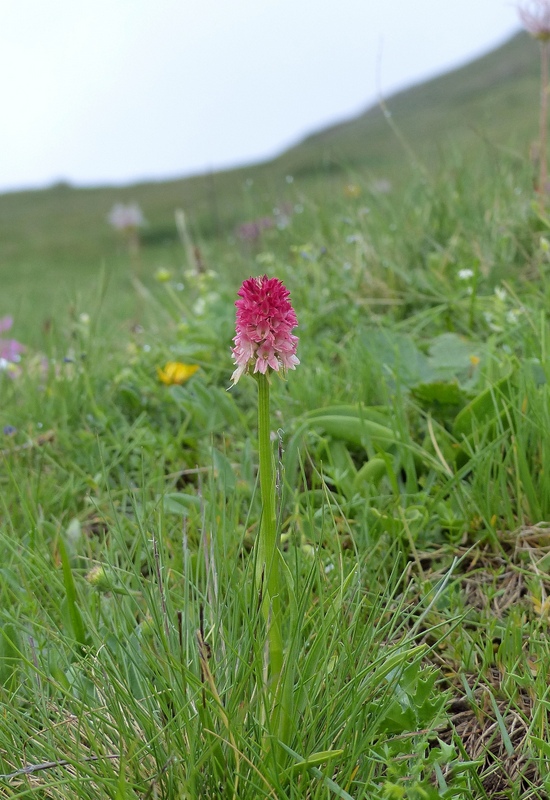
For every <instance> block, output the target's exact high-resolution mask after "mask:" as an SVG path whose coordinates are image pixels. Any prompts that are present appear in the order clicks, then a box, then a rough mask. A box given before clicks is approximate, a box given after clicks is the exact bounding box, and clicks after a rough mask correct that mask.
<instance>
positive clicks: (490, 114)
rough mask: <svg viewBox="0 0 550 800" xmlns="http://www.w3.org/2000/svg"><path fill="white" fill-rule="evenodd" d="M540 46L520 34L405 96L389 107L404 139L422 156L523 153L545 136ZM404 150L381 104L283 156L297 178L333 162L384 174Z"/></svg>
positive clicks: (390, 101)
mask: <svg viewBox="0 0 550 800" xmlns="http://www.w3.org/2000/svg"><path fill="white" fill-rule="evenodd" d="M537 50H538V48H537V45H536V43H535V42H534V41H533V40H532V39H531V38H530V37H529V36H528V35H527V34H525V33H519V34H518V35H516V36H514V37H513V38H512V39H510V40H509V41H507V42H506V43H505V44H504V45H502V46H501V47H499V48H498V49H497V50H494V51H492V52H491V53H489V54H487V55H485V56H483V57H482V58H479V59H477V60H476V61H473V62H471V63H469V64H467V65H466V66H464V67H461V68H459V69H456V70H454V71H453V72H449V73H447V74H445V75H442V76H439V77H437V78H434V79H433V80H430V81H427V82H426V83H422V84H419V85H417V86H414V87H412V88H410V89H407V90H406V91H402V92H399V93H398V94H396V95H394V96H392V97H391V98H389V99H388V100H387V101H386V107H387V110H388V111H389V112H390V113H391V118H392V120H393V122H394V123H395V125H396V126H397V127H398V128H399V130H400V132H401V133H402V134H403V136H404V137H405V138H406V140H407V141H408V143H409V144H410V145H411V147H412V148H413V149H414V150H416V151H417V152H418V154H419V155H420V156H424V157H428V156H433V154H434V152H436V151H441V149H442V148H444V147H445V146H447V145H449V144H451V145H452V146H454V147H459V148H461V149H463V148H468V149H472V148H475V147H476V146H479V145H480V144H481V142H482V140H483V139H484V138H486V139H490V140H491V141H492V142H493V143H494V144H495V145H499V146H507V147H518V152H519V153H520V154H521V155H522V156H524V155H525V153H524V149H525V144H526V142H529V141H530V140H531V139H532V138H533V137H534V136H536V131H537V104H538V96H539V59H538V51H537ZM402 157H403V151H402V147H401V146H400V145H399V143H398V141H397V139H396V137H395V136H392V135H391V131H390V128H389V125H388V119H387V118H386V115H385V113H384V111H383V110H382V108H381V107H380V106H378V105H376V106H374V107H372V108H370V109H368V110H367V111H366V112H365V113H364V114H361V115H360V116H358V117H356V118H354V119H351V120H349V121H347V122H343V123H340V124H338V125H335V126H333V127H331V128H327V129H325V130H323V131H320V132H318V133H315V134H314V135H312V136H310V137H308V138H307V139H305V140H304V141H303V142H302V143H301V144H299V145H298V146H297V147H295V148H293V149H292V150H291V151H289V152H288V153H285V154H284V155H283V156H282V157H281V159H280V160H281V161H284V162H285V164H286V165H287V166H288V167H289V168H290V167H292V168H293V169H294V171H295V172H296V173H303V172H305V171H307V170H308V169H309V170H312V171H315V170H317V169H318V168H319V164H322V163H325V164H327V163H329V162H330V160H331V159H332V160H333V161H334V162H336V163H337V164H341V165H345V166H351V165H356V166H357V167H361V168H365V167H367V168H370V169H374V170H379V169H380V168H384V169H390V170H391V171H392V172H393V171H394V168H395V159H396V158H397V159H398V161H402Z"/></svg>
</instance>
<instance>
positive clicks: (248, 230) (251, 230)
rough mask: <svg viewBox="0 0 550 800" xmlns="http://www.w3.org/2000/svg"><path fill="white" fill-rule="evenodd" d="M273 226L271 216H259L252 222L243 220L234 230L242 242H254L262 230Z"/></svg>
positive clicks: (273, 222)
mask: <svg viewBox="0 0 550 800" xmlns="http://www.w3.org/2000/svg"><path fill="white" fill-rule="evenodd" d="M274 227H275V220H274V219H273V218H272V217H260V219H256V220H253V221H252V222H243V223H242V225H239V227H238V228H237V230H236V234H237V237H238V238H239V239H240V240H241V241H243V242H256V241H257V240H258V239H259V238H260V236H261V235H262V233H263V231H267V230H269V229H270V228H274Z"/></svg>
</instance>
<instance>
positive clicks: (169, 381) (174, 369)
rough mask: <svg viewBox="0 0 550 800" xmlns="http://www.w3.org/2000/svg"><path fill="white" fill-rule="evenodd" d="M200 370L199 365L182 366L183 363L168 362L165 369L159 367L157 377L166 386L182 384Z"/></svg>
mask: <svg viewBox="0 0 550 800" xmlns="http://www.w3.org/2000/svg"><path fill="white" fill-rule="evenodd" d="M197 370H198V365H197V364H182V363H181V361H168V363H167V364H165V366H164V369H162V368H161V367H157V375H158V377H159V380H160V381H162V383H165V384H166V386H173V385H174V384H182V383H185V382H186V381H188V380H189V378H190V377H191V376H192V375H194V374H195V372H196V371H197Z"/></svg>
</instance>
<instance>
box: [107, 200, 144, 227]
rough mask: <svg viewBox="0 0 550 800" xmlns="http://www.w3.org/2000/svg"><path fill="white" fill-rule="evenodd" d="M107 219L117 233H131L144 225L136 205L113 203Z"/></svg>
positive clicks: (140, 212) (142, 217)
mask: <svg viewBox="0 0 550 800" xmlns="http://www.w3.org/2000/svg"><path fill="white" fill-rule="evenodd" d="M107 219H108V220H109V222H110V223H111V225H112V226H113V228H115V229H116V230H117V231H132V230H136V229H137V228H141V227H143V225H145V218H144V216H143V214H142V211H141V208H140V207H139V206H138V205H137V203H131V204H130V205H127V206H125V205H124V204H123V203H115V205H114V206H113V207H112V209H111V211H110V212H109V216H108V218H107Z"/></svg>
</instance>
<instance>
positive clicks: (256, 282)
mask: <svg viewBox="0 0 550 800" xmlns="http://www.w3.org/2000/svg"><path fill="white" fill-rule="evenodd" d="M238 295H239V298H240V299H239V300H237V302H236V303H235V305H236V307H237V324H236V332H237V335H236V336H235V338H234V339H233V341H234V342H235V347H234V348H233V360H234V361H235V364H236V369H235V371H234V372H233V375H232V376H231V380H232V382H233V385H235V384H236V383H237V381H238V380H239V378H240V377H241V375H243V374H244V373H245V372H248V373H250V374H252V373H256V372H260V373H261V374H262V375H265V374H266V373H268V372H269V371H270V370H273V371H274V372H279V373H282V374H285V372H286V370H287V369H295V368H296V366H297V365H298V364H299V363H300V361H299V359H298V358H297V356H296V347H297V345H298V337H297V336H294V335H293V334H292V330H293V329H294V328H295V327H296V326H297V324H298V320H297V318H296V314H295V312H294V309H293V308H292V304H291V302H290V300H289V297H290V292H289V291H288V289H287V288H286V287H285V286H284V284H283V283H282V281H280V280H279V279H278V278H268V277H267V275H263V276H261V277H259V278H248V279H247V280H245V281H244V283H243V285H242V286H241V288H240V289H239V292H238Z"/></svg>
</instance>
